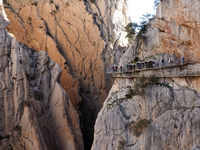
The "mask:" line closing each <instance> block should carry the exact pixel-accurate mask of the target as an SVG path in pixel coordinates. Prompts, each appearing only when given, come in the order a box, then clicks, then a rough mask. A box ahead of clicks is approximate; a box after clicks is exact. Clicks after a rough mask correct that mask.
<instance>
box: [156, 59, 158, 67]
mask: <svg viewBox="0 0 200 150" xmlns="http://www.w3.org/2000/svg"><path fill="white" fill-rule="evenodd" d="M156 67H157V68H158V60H156Z"/></svg>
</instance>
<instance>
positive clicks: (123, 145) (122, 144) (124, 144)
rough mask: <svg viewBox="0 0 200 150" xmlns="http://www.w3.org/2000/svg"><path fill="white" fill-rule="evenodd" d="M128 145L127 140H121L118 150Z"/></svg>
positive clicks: (123, 149)
mask: <svg viewBox="0 0 200 150" xmlns="http://www.w3.org/2000/svg"><path fill="white" fill-rule="evenodd" d="M125 147H126V141H119V143H118V147H117V148H118V150H125Z"/></svg>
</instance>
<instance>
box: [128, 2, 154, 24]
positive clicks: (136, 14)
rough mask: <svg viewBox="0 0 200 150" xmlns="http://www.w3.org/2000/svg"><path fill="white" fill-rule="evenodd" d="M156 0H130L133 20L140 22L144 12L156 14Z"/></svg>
mask: <svg viewBox="0 0 200 150" xmlns="http://www.w3.org/2000/svg"><path fill="white" fill-rule="evenodd" d="M153 6H154V0H128V7H129V13H130V17H131V21H132V22H140V19H139V18H140V17H141V16H142V15H143V14H146V13H150V14H154V15H155V10H154V9H153Z"/></svg>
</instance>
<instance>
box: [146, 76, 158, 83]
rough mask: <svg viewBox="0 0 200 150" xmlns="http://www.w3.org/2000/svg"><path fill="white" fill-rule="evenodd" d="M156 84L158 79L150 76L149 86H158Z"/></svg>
mask: <svg viewBox="0 0 200 150" xmlns="http://www.w3.org/2000/svg"><path fill="white" fill-rule="evenodd" d="M158 82H159V78H158V77H156V76H155V75H153V76H150V77H149V78H148V84H149V85H151V86H152V85H154V84H158Z"/></svg>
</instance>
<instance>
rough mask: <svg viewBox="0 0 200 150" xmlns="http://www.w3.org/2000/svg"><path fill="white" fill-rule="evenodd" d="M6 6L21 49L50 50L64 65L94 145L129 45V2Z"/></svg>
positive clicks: (65, 80)
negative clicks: (113, 70) (115, 68)
mask: <svg viewBox="0 0 200 150" xmlns="http://www.w3.org/2000/svg"><path fill="white" fill-rule="evenodd" d="M4 6H5V8H6V13H7V16H8V18H9V20H10V22H11V23H10V25H9V26H8V27H7V30H8V31H9V32H10V33H12V34H13V35H14V37H15V38H16V39H17V40H18V41H19V42H21V43H22V44H26V45H27V46H29V47H30V48H32V49H34V50H37V51H39V50H40V49H42V50H44V51H46V52H47V53H48V54H49V57H50V58H52V59H53V60H54V61H55V62H56V63H58V64H59V65H60V66H61V69H62V70H63V72H62V74H61V78H60V83H61V85H62V87H63V88H64V89H65V91H67V93H68V94H69V97H70V99H71V101H72V104H73V106H74V107H75V109H76V110H77V111H78V113H79V116H80V119H81V120H82V121H83V123H84V124H85V126H84V130H83V131H84V132H85V134H84V135H86V136H87V137H88V139H89V141H90V144H89V145H91V143H92V139H93V138H92V137H93V126H94V122H95V119H96V116H97V114H98V112H99V110H100V109H101V107H102V105H103V102H104V100H105V99H106V97H107V94H108V90H109V89H110V88H111V86H112V83H113V79H112V78H111V77H110V76H109V75H107V74H106V73H105V72H106V71H107V68H110V65H111V64H113V63H116V64H117V63H118V61H119V58H120V56H121V52H122V51H123V48H121V50H120V52H117V59H116V60H115V62H113V58H114V55H115V54H116V51H117V48H118V46H121V47H123V46H126V45H127V39H126V38H125V35H126V33H125V32H124V26H125V25H126V24H127V23H128V22H129V21H128V16H127V13H126V11H127V5H126V1H125V0H122V1H110V0H100V1H99V0H97V1H94V2H91V1H90V0H88V1H86V0H85V1H80V0H73V1H71V0H65V1H57V0H47V1H34V2H33V1H29V0H23V1H22V0H20V1H14V0H6V1H5V2H4ZM81 101H82V103H81ZM80 106H81V107H80ZM86 143H87V142H86Z"/></svg>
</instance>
